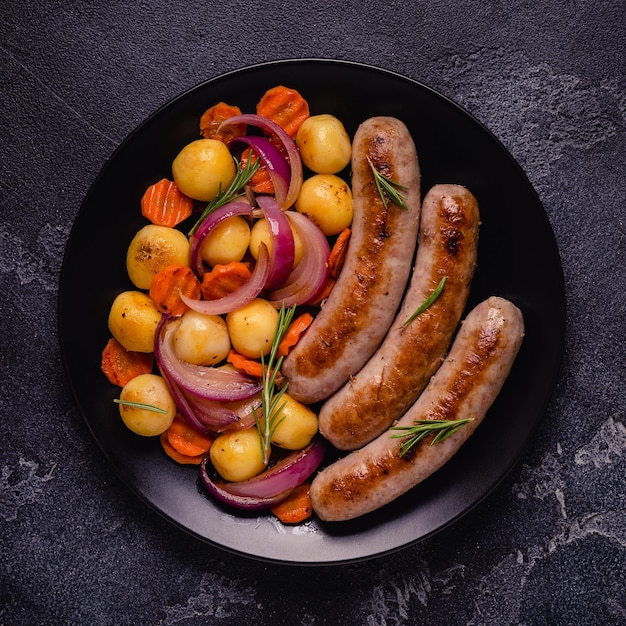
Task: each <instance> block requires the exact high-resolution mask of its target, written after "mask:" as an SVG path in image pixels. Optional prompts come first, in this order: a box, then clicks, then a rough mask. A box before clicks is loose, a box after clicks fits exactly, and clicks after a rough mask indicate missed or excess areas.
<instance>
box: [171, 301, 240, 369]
mask: <svg viewBox="0 0 626 626" xmlns="http://www.w3.org/2000/svg"><path fill="white" fill-rule="evenodd" d="M174 352H175V354H176V356H177V357H178V358H179V359H181V360H183V361H186V362H187V363H193V364H194V365H215V364H216V363H220V362H221V361H223V360H224V359H226V357H227V356H228V353H229V352H230V337H229V336H228V328H227V327H226V322H225V321H224V320H223V319H222V318H221V317H220V316H219V315H204V314H202V313H197V312H196V311H186V312H185V313H184V314H183V315H182V317H181V318H180V324H179V325H178V328H177V329H176V331H175V332H174Z"/></svg>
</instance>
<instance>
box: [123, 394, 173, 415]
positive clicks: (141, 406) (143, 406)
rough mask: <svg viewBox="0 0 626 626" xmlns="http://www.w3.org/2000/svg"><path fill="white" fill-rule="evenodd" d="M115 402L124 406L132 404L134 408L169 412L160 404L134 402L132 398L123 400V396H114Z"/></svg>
mask: <svg viewBox="0 0 626 626" xmlns="http://www.w3.org/2000/svg"><path fill="white" fill-rule="evenodd" d="M113 402H115V403H116V404H122V405H124V406H130V407H132V408H133V409H145V410H146V411H154V412H155V413H163V414H165V413H167V409H163V408H161V407H160V406H154V404H144V403H143V402H133V401H132V400H122V399H121V398H114V399H113Z"/></svg>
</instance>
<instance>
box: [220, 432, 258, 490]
mask: <svg viewBox="0 0 626 626" xmlns="http://www.w3.org/2000/svg"><path fill="white" fill-rule="evenodd" d="M209 457H210V459H211V463H212V464H213V467H214V468H215V470H216V471H217V473H218V474H219V475H220V476H221V477H222V478H224V479H225V480H229V481H231V482H239V481H241V480H248V479H249V478H253V477H254V476H256V475H257V474H259V473H261V472H262V471H263V470H264V469H265V463H264V462H263V454H262V452H261V441H260V439H259V432H258V431H257V429H256V427H252V428H248V429H247V430H238V431H234V432H229V433H223V434H221V435H219V436H218V437H217V438H216V439H215V441H214V442H213V445H212V446H211V450H210V451H209Z"/></svg>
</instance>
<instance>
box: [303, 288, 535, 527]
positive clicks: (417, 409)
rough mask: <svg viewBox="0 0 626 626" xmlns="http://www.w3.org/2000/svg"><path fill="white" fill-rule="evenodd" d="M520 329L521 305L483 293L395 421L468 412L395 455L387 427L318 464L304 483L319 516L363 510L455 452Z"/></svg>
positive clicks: (494, 390)
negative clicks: (440, 433)
mask: <svg viewBox="0 0 626 626" xmlns="http://www.w3.org/2000/svg"><path fill="white" fill-rule="evenodd" d="M523 335H524V321H523V318H522V313H521V311H520V310H519V309H518V308H517V307H516V306H515V305H513V304H512V303H511V302H509V301H508V300H505V299H503V298H498V297H491V298H488V299H487V300H485V301H484V302H482V303H481V304H479V305H478V306H477V307H475V308H474V309H473V310H472V311H471V312H470V314H469V315H468V316H467V318H466V319H465V321H464V322H463V324H462V325H461V328H460V330H459V332H458V334H457V337H456V338H455V340H454V342H453V344H452V348H451V350H450V353H449V354H448V356H447V357H446V359H445V361H444V362H443V364H442V365H441V367H440V368H439V370H437V373H436V374H435V375H434V376H433V378H432V379H431V381H430V383H429V385H428V387H427V388H426V389H425V390H424V391H423V392H422V394H421V395H420V397H419V398H418V399H417V401H416V402H415V404H413V406H412V407H411V408H410V409H409V410H408V411H407V412H406V413H405V414H404V415H403V416H402V418H401V419H400V420H399V422H398V425H399V426H411V425H413V423H414V421H415V420H432V419H443V420H456V419H462V418H471V419H472V420H473V421H472V422H469V423H468V424H466V425H464V426H462V427H461V428H460V429H459V430H457V431H456V432H455V433H454V434H453V435H451V436H449V437H448V438H447V439H445V440H443V441H441V442H439V443H436V444H434V445H429V440H428V439H425V440H424V441H422V442H421V443H419V444H418V445H416V446H415V447H413V448H411V449H410V450H409V452H407V453H406V454H404V455H403V456H401V455H400V449H401V446H402V443H403V441H404V438H394V437H392V435H393V434H397V433H398V431H393V430H387V431H385V432H384V433H382V434H381V435H379V436H378V437H377V438H376V439H374V440H373V441H371V442H370V443H368V444H367V445H366V446H364V447H363V448H360V449H359V450H355V451H353V452H350V453H348V454H347V455H346V456H345V457H343V458H342V459H339V460H338V461H336V462H335V463H332V464H331V465H329V466H328V467H327V468H326V469H324V470H322V471H321V472H320V473H319V474H318V475H317V476H316V477H315V479H314V480H313V482H312V485H311V491H310V493H311V500H312V503H313V509H314V510H315V512H316V513H317V515H318V516H319V517H320V519H322V520H326V521H341V520H348V519H353V518H355V517H358V516H361V515H364V514H366V513H369V512H371V511H373V510H375V509H378V508H379V507H382V506H383V505H385V504H388V503H389V502H391V501H392V500H394V499H396V498H397V497H399V496H400V495H402V494H403V493H405V492H407V491H408V490H409V489H411V488H412V487H414V486H415V485H417V484H418V483H420V482H421V481H423V480H424V479H426V478H427V477H428V476H430V475H431V474H433V472H435V471H436V470H438V469H439V468H440V467H442V466H443V465H444V463H446V462H447V461H448V460H449V459H450V458H452V456H453V455H454V454H455V453H456V452H457V450H458V449H459V448H460V447H461V445H462V444H463V443H464V442H465V441H466V440H467V439H468V438H469V436H470V435H471V434H472V433H473V432H474V431H475V430H476V428H477V427H478V425H479V424H480V423H481V422H482V420H483V418H484V417H485V414H486V412H487V410H488V409H489V407H490V406H491V404H492V403H493V401H494V400H495V398H496V396H497V395H498V393H499V392H500V390H501V388H502V386H503V384H504V381H505V380H506V378H507V376H508V374H509V372H510V370H511V367H512V365H513V361H514V359H515V357H516V355H517V352H518V350H519V347H520V345H521V342H522V338H523Z"/></svg>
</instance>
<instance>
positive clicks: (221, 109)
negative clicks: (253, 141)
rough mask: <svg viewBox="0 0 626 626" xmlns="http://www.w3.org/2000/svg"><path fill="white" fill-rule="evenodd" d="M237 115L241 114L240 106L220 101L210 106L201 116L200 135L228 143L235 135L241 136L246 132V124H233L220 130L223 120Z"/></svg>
mask: <svg viewBox="0 0 626 626" xmlns="http://www.w3.org/2000/svg"><path fill="white" fill-rule="evenodd" d="M235 115H241V109H240V108H239V107H238V106H233V105H231V104H226V103H225V102H218V103H217V104H214V105H213V106H212V107H209V108H208V109H207V110H206V111H205V112H204V113H203V114H202V117H200V135H201V136H202V137H204V139H217V140H218V141H223V142H224V143H227V142H228V141H230V140H231V139H233V138H235V137H241V136H242V135H245V134H246V131H247V125H246V124H231V125H229V126H227V127H226V128H223V129H222V130H221V131H218V129H219V127H220V125H221V124H222V122H225V121H226V120H227V119H228V118H230V117H234V116H235Z"/></svg>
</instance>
